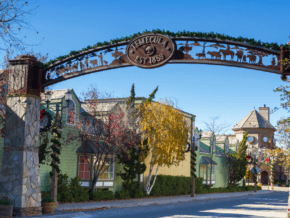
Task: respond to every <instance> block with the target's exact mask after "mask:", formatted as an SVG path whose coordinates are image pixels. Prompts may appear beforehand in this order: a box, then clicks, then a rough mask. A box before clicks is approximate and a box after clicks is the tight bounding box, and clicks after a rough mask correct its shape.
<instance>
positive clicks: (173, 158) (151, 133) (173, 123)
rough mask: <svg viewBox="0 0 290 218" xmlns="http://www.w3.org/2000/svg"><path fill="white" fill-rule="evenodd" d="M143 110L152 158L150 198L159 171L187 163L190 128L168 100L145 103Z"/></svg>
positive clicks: (141, 125) (142, 122) (142, 117)
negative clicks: (154, 170) (184, 161)
mask: <svg viewBox="0 0 290 218" xmlns="http://www.w3.org/2000/svg"><path fill="white" fill-rule="evenodd" d="M141 110H142V116H141V118H140V130H141V132H143V133H144V134H143V140H145V139H147V140H148V141H147V144H148V148H149V152H150V153H151V154H152V156H151V161H150V170H149V176H148V179H147V183H146V188H145V190H146V192H147V194H148V195H149V194H150V192H151V190H152V188H153V186H154V184H155V181H156V177H157V173H158V167H159V166H164V165H166V166H168V167H169V166H171V165H175V166H178V165H179V163H180V162H181V161H183V160H184V159H185V151H186V144H187V140H188V132H189V126H188V125H187V124H186V121H185V119H184V115H183V114H182V113H181V112H180V111H179V110H178V109H176V108H174V104H173V103H172V102H169V101H168V100H167V99H165V100H159V101H158V102H150V103H145V104H144V105H143V107H142V108H141ZM143 140H142V143H141V147H142V146H143ZM155 165H157V168H156V174H155V178H154V180H153V183H152V185H150V181H151V177H152V171H153V168H154V166H155Z"/></svg>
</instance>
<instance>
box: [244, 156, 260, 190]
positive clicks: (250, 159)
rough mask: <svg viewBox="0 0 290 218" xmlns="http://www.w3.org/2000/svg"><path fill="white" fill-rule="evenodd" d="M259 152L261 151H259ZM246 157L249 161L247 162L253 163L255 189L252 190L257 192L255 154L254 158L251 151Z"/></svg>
mask: <svg viewBox="0 0 290 218" xmlns="http://www.w3.org/2000/svg"><path fill="white" fill-rule="evenodd" d="M260 153H261V152H260ZM247 159H248V161H249V164H253V165H254V182H255V189H254V192H257V169H256V167H257V162H258V159H257V154H256V153H254V158H253V157H252V156H251V152H250V156H247Z"/></svg>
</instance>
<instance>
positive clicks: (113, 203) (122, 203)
mask: <svg viewBox="0 0 290 218" xmlns="http://www.w3.org/2000/svg"><path fill="white" fill-rule="evenodd" d="M271 192H272V191H271V190H269V191H268V190H259V191H257V192H256V193H255V192H254V191H247V192H235V193H212V194H196V195H195V197H194V198H192V197H190V195H182V196H168V197H153V198H141V199H129V200H110V201H101V202H88V203H64V204H59V206H58V208H56V210H66V211H68V210H71V209H93V208H94V209H96V208H106V209H109V208H124V207H137V206H147V205H152V204H170V203H177V202H190V201H202V200H213V199H222V198H236V197H241V196H247V195H258V194H269V193H271Z"/></svg>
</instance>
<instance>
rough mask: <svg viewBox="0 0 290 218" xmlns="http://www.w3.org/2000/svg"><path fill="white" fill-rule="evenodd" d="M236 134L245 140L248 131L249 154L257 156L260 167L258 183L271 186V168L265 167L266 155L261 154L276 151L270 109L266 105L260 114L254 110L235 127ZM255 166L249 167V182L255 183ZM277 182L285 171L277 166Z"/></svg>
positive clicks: (260, 110) (261, 108) (239, 138)
mask: <svg viewBox="0 0 290 218" xmlns="http://www.w3.org/2000/svg"><path fill="white" fill-rule="evenodd" d="M233 131H234V134H235V136H236V138H237V139H238V140H240V141H241V140H242V139H243V135H244V134H245V133H246V131H248V138H247V146H248V149H247V153H248V155H250V156H252V157H253V156H254V154H256V155H257V158H258V167H259V169H260V172H259V173H258V179H257V181H258V183H262V184H264V185H266V184H271V174H270V166H269V165H265V158H266V157H265V155H263V154H261V155H259V153H260V152H263V151H264V150H265V149H274V148H275V147H276V146H275V143H274V133H275V131H276V129H275V127H273V126H272V125H271V123H270V108H269V107H266V105H264V106H263V107H259V112H258V111H256V110H255V109H253V110H252V111H251V112H250V113H249V114H248V115H247V116H245V117H244V118H243V119H242V120H241V121H240V122H239V123H238V124H236V125H235V126H234V127H233ZM252 168H253V165H249V166H248V170H249V174H250V176H249V180H250V181H248V182H253V173H252V172H251V169H252ZM275 172H276V173H275V180H276V179H280V178H281V177H282V176H283V169H282V168H280V167H279V166H278V165H277V164H276V165H275Z"/></svg>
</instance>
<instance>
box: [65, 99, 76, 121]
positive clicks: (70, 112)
mask: <svg viewBox="0 0 290 218" xmlns="http://www.w3.org/2000/svg"><path fill="white" fill-rule="evenodd" d="M68 106H69V107H68V108H67V112H66V123H67V124H71V125H74V124H75V103H74V102H73V101H69V102H68ZM71 117H72V118H73V120H72V123H70V122H71Z"/></svg>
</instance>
